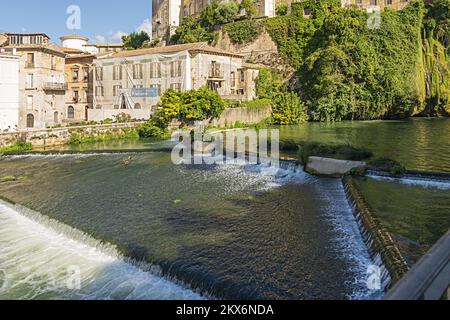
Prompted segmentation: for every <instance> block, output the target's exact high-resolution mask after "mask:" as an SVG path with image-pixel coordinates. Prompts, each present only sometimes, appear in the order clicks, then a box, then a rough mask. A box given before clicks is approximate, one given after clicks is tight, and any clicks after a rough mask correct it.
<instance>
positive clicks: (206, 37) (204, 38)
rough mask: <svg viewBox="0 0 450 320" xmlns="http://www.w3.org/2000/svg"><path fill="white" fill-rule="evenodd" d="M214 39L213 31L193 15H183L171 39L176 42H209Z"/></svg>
mask: <svg viewBox="0 0 450 320" xmlns="http://www.w3.org/2000/svg"><path fill="white" fill-rule="evenodd" d="M213 40H214V32H212V31H210V30H208V29H206V28H205V27H203V26H202V25H201V24H199V23H198V21H196V20H195V19H194V18H193V17H190V16H189V17H185V18H183V21H182V22H181V24H180V26H179V27H178V28H177V31H176V32H175V34H174V35H173V36H172V38H171V41H172V42H174V43H177V44H184V43H194V42H209V43H211V42H212V41H213Z"/></svg>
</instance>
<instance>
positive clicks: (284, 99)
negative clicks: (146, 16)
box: [272, 92, 308, 125]
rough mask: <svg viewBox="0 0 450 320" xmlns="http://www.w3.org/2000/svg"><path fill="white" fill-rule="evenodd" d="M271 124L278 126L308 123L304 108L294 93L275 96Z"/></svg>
mask: <svg viewBox="0 0 450 320" xmlns="http://www.w3.org/2000/svg"><path fill="white" fill-rule="evenodd" d="M272 118H273V122H274V123H276V124H280V125H291V124H299V123H302V122H306V121H308V115H307V114H306V108H305V105H304V103H303V102H301V101H300V98H299V97H298V96H297V94H296V93H295V92H280V93H278V94H277V96H276V98H275V101H274V107H273V114H272Z"/></svg>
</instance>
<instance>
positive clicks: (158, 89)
mask: <svg viewBox="0 0 450 320" xmlns="http://www.w3.org/2000/svg"><path fill="white" fill-rule="evenodd" d="M150 88H153V89H156V90H157V94H158V97H161V96H162V89H161V85H160V84H152V85H150Z"/></svg>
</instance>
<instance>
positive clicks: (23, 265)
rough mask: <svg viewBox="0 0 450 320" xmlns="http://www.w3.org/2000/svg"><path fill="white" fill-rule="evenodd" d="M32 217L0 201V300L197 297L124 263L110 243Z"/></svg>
mask: <svg viewBox="0 0 450 320" xmlns="http://www.w3.org/2000/svg"><path fill="white" fill-rule="evenodd" d="M22 213H24V214H22ZM33 215H34V216H35V217H38V216H39V214H38V213H36V212H31V211H30V210H28V211H27V210H26V209H24V208H22V207H20V206H13V205H10V204H7V203H5V202H3V201H0V221H1V223H0V243H1V244H2V245H1V246H0V299H2V298H3V299H105V300H109V299H121V300H126V299H130V300H131V299H132V300H135V299H145V300H146V299H171V300H172V299H173V300H186V299H189V300H191V299H202V297H201V296H200V295H199V294H197V293H195V292H193V291H191V290H189V289H186V288H184V287H183V286H181V285H180V284H177V283H175V282H172V281H170V280H168V279H165V278H163V277H161V276H160V275H158V273H157V269H152V268H149V270H146V271H144V270H143V269H142V268H139V267H137V266H135V265H133V264H131V263H129V262H127V261H126V259H125V258H124V257H122V256H121V255H120V254H119V252H118V251H117V250H116V248H115V247H113V246H111V245H107V244H102V243H100V242H98V241H96V240H94V239H92V238H90V237H88V236H87V235H83V233H82V232H80V231H77V230H74V229H71V228H70V227H68V226H65V225H63V224H60V223H59V222H56V221H54V220H51V219H48V218H44V217H43V216H42V215H40V217H41V219H42V221H47V222H46V223H42V221H35V219H33V218H32V216H33ZM49 226H51V227H49ZM54 226H57V228H54ZM68 230H73V235H74V238H78V239H74V238H72V237H70V236H67V235H66V233H67V232H68ZM83 237H84V238H83ZM79 239H86V241H81V240H79ZM71 272H75V275H76V274H77V273H78V272H80V281H81V288H80V289H79V290H78V289H74V290H72V289H70V288H69V287H68V286H67V284H68V283H69V284H70V283H72V284H73V283H75V284H76V281H75V282H74V281H72V280H76V279H77V278H76V277H75V276H74V275H73V274H72V273H71ZM71 275H72V276H71Z"/></svg>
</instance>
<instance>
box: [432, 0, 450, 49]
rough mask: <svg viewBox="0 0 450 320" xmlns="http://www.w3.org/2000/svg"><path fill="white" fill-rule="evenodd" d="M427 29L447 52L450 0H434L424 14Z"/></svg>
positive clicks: (449, 37)
mask: <svg viewBox="0 0 450 320" xmlns="http://www.w3.org/2000/svg"><path fill="white" fill-rule="evenodd" d="M426 22H427V24H426V26H428V31H429V32H430V33H431V34H432V35H433V36H434V37H435V38H436V39H437V40H438V41H440V42H441V43H442V44H443V45H444V47H445V48H446V50H447V54H448V53H450V52H449V47H450V0H435V1H433V2H432V3H431V7H430V8H429V10H428V12H427V14H426Z"/></svg>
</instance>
